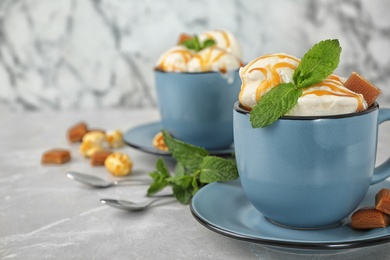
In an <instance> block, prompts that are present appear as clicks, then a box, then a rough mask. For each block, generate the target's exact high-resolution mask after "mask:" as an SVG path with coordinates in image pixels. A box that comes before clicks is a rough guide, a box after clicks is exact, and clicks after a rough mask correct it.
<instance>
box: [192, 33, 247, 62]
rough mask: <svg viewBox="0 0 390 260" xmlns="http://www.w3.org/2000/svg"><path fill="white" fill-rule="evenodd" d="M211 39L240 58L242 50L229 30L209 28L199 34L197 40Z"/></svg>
mask: <svg viewBox="0 0 390 260" xmlns="http://www.w3.org/2000/svg"><path fill="white" fill-rule="evenodd" d="M206 39H213V40H214V41H215V42H216V46H217V47H219V48H221V49H224V50H226V51H227V52H229V53H232V54H234V55H235V56H236V57H237V58H238V59H240V60H242V51H241V47H240V44H239V43H238V40H237V38H236V37H234V35H233V34H232V33H231V32H228V31H225V30H210V31H206V32H203V33H201V34H200V35H199V40H200V41H204V40H206Z"/></svg>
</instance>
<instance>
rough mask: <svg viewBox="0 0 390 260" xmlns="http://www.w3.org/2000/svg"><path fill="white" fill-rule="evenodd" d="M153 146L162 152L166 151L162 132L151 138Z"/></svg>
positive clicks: (166, 147)
mask: <svg viewBox="0 0 390 260" xmlns="http://www.w3.org/2000/svg"><path fill="white" fill-rule="evenodd" d="M153 146H154V147H156V148H157V149H159V150H162V151H168V146H167V145H166V144H165V141H164V136H163V134H162V132H158V133H157V134H156V135H155V136H154V138H153Z"/></svg>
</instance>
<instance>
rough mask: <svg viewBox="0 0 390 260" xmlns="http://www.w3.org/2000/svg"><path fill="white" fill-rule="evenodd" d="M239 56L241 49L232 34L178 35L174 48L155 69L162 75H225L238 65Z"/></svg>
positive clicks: (220, 32)
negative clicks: (199, 73)
mask: <svg viewBox="0 0 390 260" xmlns="http://www.w3.org/2000/svg"><path fill="white" fill-rule="evenodd" d="M210 40H211V43H210ZM188 41H190V43H189V42H188ZM205 43H207V44H205ZM241 57H242V52H241V48H240V46H239V44H238V41H237V39H236V38H235V37H234V36H233V34H231V33H230V32H227V31H223V30H211V31H207V32H204V33H202V34H200V35H199V36H196V35H194V36H192V35H187V34H181V35H180V38H179V42H178V45H177V46H175V47H173V48H171V49H169V50H167V51H166V52H165V53H163V54H162V55H161V56H160V58H159V59H158V61H157V64H156V68H157V69H158V70H161V71H165V72H193V73H194V72H210V71H217V72H222V73H223V74H225V73H226V72H227V71H234V70H237V69H238V68H240V67H241V66H242V64H243V63H242V62H241Z"/></svg>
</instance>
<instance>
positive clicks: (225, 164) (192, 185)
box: [147, 131, 238, 204]
mask: <svg viewBox="0 0 390 260" xmlns="http://www.w3.org/2000/svg"><path fill="white" fill-rule="evenodd" d="M162 132H163V136H164V141H165V143H166V145H167V146H168V149H169V151H170V152H171V153H172V156H173V157H174V158H175V159H176V160H177V165H176V168H175V172H174V175H173V176H172V175H171V174H170V173H169V171H168V168H167V166H166V164H165V162H164V160H163V159H161V158H160V159H158V161H157V162H156V171H154V172H151V173H149V176H150V177H152V178H153V183H152V184H151V185H150V186H149V189H148V192H147V195H148V196H152V195H153V194H156V193H157V192H159V191H161V190H162V189H164V188H165V187H167V186H172V191H173V194H174V196H175V198H176V199H177V200H178V201H179V202H181V203H183V204H188V203H189V202H190V200H191V198H192V196H194V195H195V193H196V192H197V191H198V190H199V189H200V188H202V187H203V186H204V185H206V184H207V183H211V182H215V181H228V180H233V179H236V178H237V177H238V171H237V167H236V164H235V161H234V160H231V159H224V158H221V157H216V156H210V155H209V153H208V152H207V151H206V150H205V149H203V148H200V147H197V146H194V145H190V144H187V143H185V142H182V141H179V140H177V139H175V138H173V137H172V136H171V135H169V134H168V133H167V132H166V131H162Z"/></svg>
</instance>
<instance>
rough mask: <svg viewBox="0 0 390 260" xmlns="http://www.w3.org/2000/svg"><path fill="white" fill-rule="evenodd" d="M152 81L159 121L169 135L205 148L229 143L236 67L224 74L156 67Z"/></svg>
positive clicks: (238, 82) (237, 84) (237, 83)
mask: <svg viewBox="0 0 390 260" xmlns="http://www.w3.org/2000/svg"><path fill="white" fill-rule="evenodd" d="M155 83H156V84H155V85H156V91H157V101H158V106H159V110H160V115H161V123H162V126H163V128H164V129H165V130H167V131H168V132H169V133H171V134H172V136H174V137H175V138H177V139H179V140H182V141H184V142H187V143H190V144H193V145H196V146H200V147H203V148H205V149H208V150H218V149H224V148H228V147H229V146H231V145H232V143H233V115H232V112H231V111H232V108H233V105H234V102H235V101H236V100H237V96H238V93H239V91H240V87H241V80H240V77H239V74H238V70H237V71H231V72H228V74H227V75H222V74H221V73H218V72H203V73H175V72H163V71H159V70H155Z"/></svg>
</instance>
